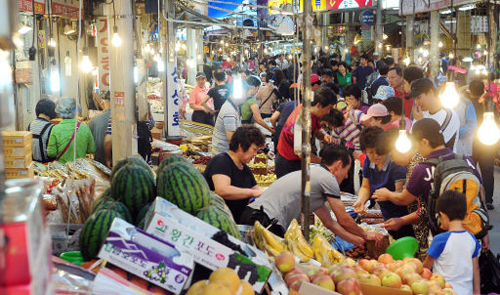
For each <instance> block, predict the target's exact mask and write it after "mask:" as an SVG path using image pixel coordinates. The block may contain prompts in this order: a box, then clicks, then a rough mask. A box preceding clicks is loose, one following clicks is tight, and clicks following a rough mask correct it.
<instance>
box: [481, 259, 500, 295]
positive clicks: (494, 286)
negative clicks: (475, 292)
mask: <svg viewBox="0 0 500 295" xmlns="http://www.w3.org/2000/svg"><path fill="white" fill-rule="evenodd" d="M499 256H500V255H497V256H495V255H494V254H493V253H492V252H491V251H490V250H486V251H483V252H482V253H481V256H479V271H480V273H481V294H488V293H492V292H498V290H500V257H499Z"/></svg>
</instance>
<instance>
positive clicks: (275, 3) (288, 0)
mask: <svg viewBox="0 0 500 295" xmlns="http://www.w3.org/2000/svg"><path fill="white" fill-rule="evenodd" d="M292 2H293V0H269V1H268V2H267V5H268V6H269V14H270V15H271V14H277V13H280V12H279V11H277V10H272V9H271V8H272V7H275V8H279V7H280V6H281V5H283V6H285V5H287V4H290V5H292Z"/></svg>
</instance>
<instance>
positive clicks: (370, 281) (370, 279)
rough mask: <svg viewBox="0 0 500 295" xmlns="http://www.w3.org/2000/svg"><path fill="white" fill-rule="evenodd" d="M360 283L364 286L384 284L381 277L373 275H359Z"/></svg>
mask: <svg viewBox="0 0 500 295" xmlns="http://www.w3.org/2000/svg"><path fill="white" fill-rule="evenodd" d="M358 281H359V282H360V283H363V284H367V285H373V286H381V285H382V282H381V280H380V279H379V277H377V276H375V275H371V274H360V275H358Z"/></svg>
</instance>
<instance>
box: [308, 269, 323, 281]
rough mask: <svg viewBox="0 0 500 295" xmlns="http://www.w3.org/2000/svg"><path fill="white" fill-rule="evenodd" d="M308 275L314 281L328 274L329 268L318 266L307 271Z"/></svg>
mask: <svg viewBox="0 0 500 295" xmlns="http://www.w3.org/2000/svg"><path fill="white" fill-rule="evenodd" d="M307 276H308V277H309V279H310V280H311V282H312V281H314V279H316V278H318V277H322V276H328V270H327V269H326V268H322V267H320V268H316V269H313V270H311V271H309V272H308V273H307Z"/></svg>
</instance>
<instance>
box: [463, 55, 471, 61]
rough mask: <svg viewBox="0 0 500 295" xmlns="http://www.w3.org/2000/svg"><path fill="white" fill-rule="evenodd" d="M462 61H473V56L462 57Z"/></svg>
mask: <svg viewBox="0 0 500 295" xmlns="http://www.w3.org/2000/svg"><path fill="white" fill-rule="evenodd" d="M462 61H463V62H472V61H473V59H472V57H469V56H468V57H464V58H463V59H462Z"/></svg>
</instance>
